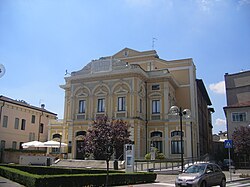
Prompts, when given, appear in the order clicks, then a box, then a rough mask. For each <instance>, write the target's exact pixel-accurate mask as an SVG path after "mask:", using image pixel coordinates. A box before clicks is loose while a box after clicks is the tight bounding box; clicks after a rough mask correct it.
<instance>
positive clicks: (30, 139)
mask: <svg viewBox="0 0 250 187" xmlns="http://www.w3.org/2000/svg"><path fill="white" fill-rule="evenodd" d="M34 140H35V133H34V132H30V133H29V141H34Z"/></svg>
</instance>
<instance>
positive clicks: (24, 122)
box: [21, 119, 26, 130]
mask: <svg viewBox="0 0 250 187" xmlns="http://www.w3.org/2000/svg"><path fill="white" fill-rule="evenodd" d="M25 125H26V120H25V119H22V124H21V130H25Z"/></svg>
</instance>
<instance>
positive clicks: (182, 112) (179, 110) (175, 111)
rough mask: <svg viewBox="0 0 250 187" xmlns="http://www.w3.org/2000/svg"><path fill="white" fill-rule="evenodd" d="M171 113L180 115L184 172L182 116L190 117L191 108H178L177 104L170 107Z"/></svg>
mask: <svg viewBox="0 0 250 187" xmlns="http://www.w3.org/2000/svg"><path fill="white" fill-rule="evenodd" d="M169 113H170V114H171V115H179V116H180V128H181V172H183V163H184V159H183V132H182V117H183V116H184V117H186V118H190V116H191V111H190V110H189V109H184V110H182V108H181V107H180V108H178V107H177V106H172V107H171V108H170V109H169Z"/></svg>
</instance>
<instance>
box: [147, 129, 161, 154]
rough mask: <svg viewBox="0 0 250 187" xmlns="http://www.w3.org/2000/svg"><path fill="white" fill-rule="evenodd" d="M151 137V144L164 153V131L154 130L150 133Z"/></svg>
mask: <svg viewBox="0 0 250 187" xmlns="http://www.w3.org/2000/svg"><path fill="white" fill-rule="evenodd" d="M150 137H151V146H152V147H155V148H157V149H158V151H159V152H160V153H162V151H163V149H162V139H161V138H162V132H160V131H154V132H151V133H150Z"/></svg>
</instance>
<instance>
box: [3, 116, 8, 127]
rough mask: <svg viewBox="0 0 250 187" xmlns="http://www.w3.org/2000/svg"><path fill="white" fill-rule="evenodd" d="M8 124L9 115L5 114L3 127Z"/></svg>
mask: <svg viewBox="0 0 250 187" xmlns="http://www.w3.org/2000/svg"><path fill="white" fill-rule="evenodd" d="M7 126H8V116H3V127H5V128H7Z"/></svg>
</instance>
